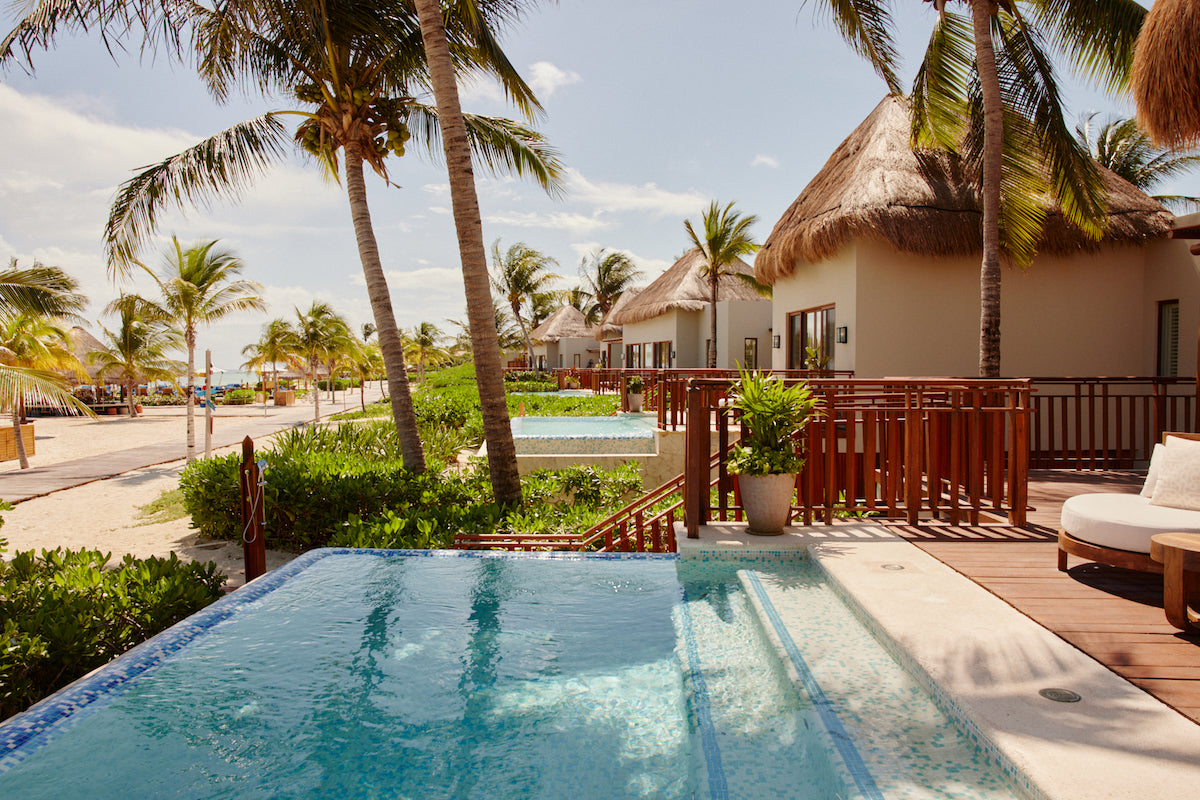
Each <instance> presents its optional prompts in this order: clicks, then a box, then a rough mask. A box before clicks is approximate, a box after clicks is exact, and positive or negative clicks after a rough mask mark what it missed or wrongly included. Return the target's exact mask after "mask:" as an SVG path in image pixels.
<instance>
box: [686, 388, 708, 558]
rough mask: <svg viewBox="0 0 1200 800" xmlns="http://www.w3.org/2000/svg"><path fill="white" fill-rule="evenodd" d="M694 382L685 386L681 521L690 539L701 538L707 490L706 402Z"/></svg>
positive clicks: (706, 519)
mask: <svg viewBox="0 0 1200 800" xmlns="http://www.w3.org/2000/svg"><path fill="white" fill-rule="evenodd" d="M702 396H703V392H702V391H701V389H700V388H699V387H697V386H696V385H695V384H694V383H693V382H691V381H689V382H688V387H687V426H686V428H685V433H684V454H683V464H684V467H683V471H684V477H683V522H684V526H685V527H686V528H687V536H688V538H689V539H699V538H700V526H701V525H702V524H703V523H705V522H708V515H707V513H706V508H705V506H706V504H705V502H704V501H705V499H706V497H707V493H708V461H709V458H708V440H709V435H708V429H709V424H708V404H707V403H706V402H703V400H702Z"/></svg>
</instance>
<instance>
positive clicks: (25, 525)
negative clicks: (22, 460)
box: [0, 385, 380, 586]
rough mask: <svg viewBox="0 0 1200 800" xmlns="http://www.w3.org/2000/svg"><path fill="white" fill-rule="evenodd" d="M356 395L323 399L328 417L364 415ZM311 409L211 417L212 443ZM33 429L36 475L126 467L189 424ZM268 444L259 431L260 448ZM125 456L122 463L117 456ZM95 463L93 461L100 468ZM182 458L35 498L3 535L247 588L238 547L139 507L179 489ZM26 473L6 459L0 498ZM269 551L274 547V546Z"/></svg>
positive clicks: (163, 415)
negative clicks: (190, 570)
mask: <svg viewBox="0 0 1200 800" xmlns="http://www.w3.org/2000/svg"><path fill="white" fill-rule="evenodd" d="M379 396H380V392H379V389H378V385H376V386H375V388H374V391H372V389H370V388H368V389H367V392H366V399H367V402H368V403H369V402H371V401H372V400H374V399H377V398H378V397H379ZM358 404H359V396H358V393H357V392H355V393H351V394H347V395H346V397H345V398H344V399H343V397H342V396H341V395H339V396H338V400H337V402H336V403H327V402H326V400H325V398H322V402H321V416H322V419H325V418H326V416H327V414H328V413H334V412H337V411H342V410H344V409H351V410H352V409H354V408H357V407H358ZM312 415H313V409H312V404H311V403H308V402H302V403H300V404H298V405H295V406H288V407H276V406H268V407H267V408H266V409H265V411H264V409H263V406H262V404H261V403H260V404H257V405H249V406H218V407H217V409H216V411H215V412H214V419H213V429H214V436H215V437H218V434H219V437H218V438H219V440H221V441H231V440H233V439H237V440H240V439H241V437H242V436H244V435H246V433H243V431H246V432H247V433H248V432H249V431H250V430H251V429H253V430H254V431H262V430H266V429H271V430H274V431H279V430H284V429H287V428H291V427H294V426H295V425H296V424H298V423H301V422H306V421H308V420H311V419H312ZM33 422H34V430H35V437H36V438H35V448H36V454H35V455H33V456H31V457H30V459H29V462H30V467H31V468H38V467H45V466H50V465H54V464H65V463H67V462H73V461H76V460H77V459H92V460H95V459H99V460H101V463H104V462H103V460H104V459H105V458H109V459H110V461H111V462H112V463H113V470H114V471H115V470H118V469H121V467H120V466H119V465H118V464H117V462H118V461H121V462H125V463H128V461H129V455H128V454H126V452H125V451H129V450H131V449H136V448H144V447H147V446H150V445H159V444H162V443H169V442H178V443H180V444H182V443H184V442H185V441H186V435H187V422H186V416H185V413H184V409H183V408H182V407H150V408H147V409H146V410H145V415H144V416H140V417H138V418H136V419H129V418H128V417H123V416H122V417H107V416H106V417H99V418H96V419H87V418H81V417H39V418H37V419H35V420H33ZM267 443H268V441H267V439H266V438H265V437H264V436H263V435H261V434H258V435H257V436H256V438H255V444H256V446H259V447H261V446H264V445H266V444H267ZM196 444H197V448H198V453H199V454H200V455H203V451H204V415H203V411H202V410H198V413H197V416H196ZM235 451H237V452H240V448H239V447H238V446H237V445H231V446H226V447H222V448H219V449H218V448H214V449H213V454H214V455H225V454H227V453H231V452H235ZM115 453H122V455H123V456H124V457H123V458H121V459H118V458H116V457H114V456H113V454H115ZM93 463H95V462H94V461H93ZM184 464H185V461H184V460H183V459H180V460H177V461H171V462H168V463H164V464H156V465H153V466H142V467H140V468H137V469H132V470H130V471H122V472H120V474H115V475H112V476H111V477H107V478H105V479H103V480H96V481H92V482H90V483H86V484H84V485H81V486H76V487H73V488H67V489H62V490H59V491H53V492H52V493H50V494H48V495H46V496H43V497H33V498H30V499H28V500H24V501H22V502H19V503H17V504H16V507H15V508H14V509H13V510H12V511H6V512H3V513H2V516H3V518H4V526H3V527H2V528H0V538H5V539H7V540H8V550H9V552H10V553H12V552H15V551H18V550H34V549H42V548H55V547H64V548H69V549H79V548H90V549H98V550H101V551H104V552H108V553H111V554H112V557H113V560H114V561H119V560H120V559H121V557H122V556H124V555H125V554H126V553H128V554H132V555H134V556H137V557H146V556H166V555H168V554H169V553H172V552H173V553H176V554H177V555H178V556H179V557H180V558H182V559H186V560H189V561H212V562H215V563H216V564H217V566H218V568H219V569H220V570H221V571H222V572H223V573H225V575H226V577H227V580H228V582H229V583H230V584H232V585H235V586H236V585H241V584H242V583H243V582H244V572H243V568H242V549H241V545H240V544H236V543H230V542H217V541H212V540H206V539H202V538H201V537H200V536H199V535H197V533H196V531H194V530H192V528H191V519H190V518H189V517H184V518H183V519H177V520H173V521H170V522H162V523H153V524H148V523H147V521H146V520H145V519H144V518H142V517H141V515H140V514H139V508H141V507H142V506H145V505H147V504H148V503H150V502H152V501H154V500H155V499H157V498H158V497H159V496H160V495H162V493H163V492H166V491H169V490H171V489H174V488H176V486H178V482H179V473H180V472H181V471H182V470H183V467H184ZM18 471H19V465H18V463H17V461H16V460H13V461H5V462H0V497H3V488H2V487H3V478H4V476H6V475H8V474H9V473H14V472H18ZM268 545H269V542H268ZM293 557H294V556H292V555H291V554H289V553H282V552H277V551H272V550H268V551H267V568H268V569H274V568H275V567H278V566H279V565H281V564H284V563H286V562H287V561H288V560H290V559H291V558H293Z"/></svg>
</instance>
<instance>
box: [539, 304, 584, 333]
mask: <svg viewBox="0 0 1200 800" xmlns="http://www.w3.org/2000/svg"><path fill="white" fill-rule="evenodd" d="M591 337H592V328H591V326H589V325H588V324H587V320H586V319H584V317H583V312H582V311H580V310H579V309H578V308H575V307H574V306H563V307H562V308H560V309H559V310H558V311H555V312H554V313H553V314H551V315H550V316H548V317H546V320H545V321H544V322H543V323H542V324H541V325H538V326H537V327H536V328H534V329H533V331H532V332H531V333H530V334H529V338H530V339H534V340H536V341H539V342H557V341H558V340H559V339H583V338H587V339H590V338H591Z"/></svg>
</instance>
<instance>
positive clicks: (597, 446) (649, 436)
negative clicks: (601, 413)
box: [512, 414, 658, 455]
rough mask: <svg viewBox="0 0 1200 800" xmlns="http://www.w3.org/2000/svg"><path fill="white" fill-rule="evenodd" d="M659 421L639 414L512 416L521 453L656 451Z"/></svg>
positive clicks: (644, 452)
mask: <svg viewBox="0 0 1200 800" xmlns="http://www.w3.org/2000/svg"><path fill="white" fill-rule="evenodd" d="M657 425H658V422H657V420H656V419H655V418H654V417H653V416H651V415H647V416H641V415H638V414H618V415H617V416H614V417H513V418H512V430H513V442H514V443H515V444H516V448H517V453H518V454H519V455H532V454H539V455H551V454H588V453H590V454H595V453H603V454H613V453H617V454H629V453H632V454H637V455H650V454H653V453H654V452H655V445H654V431H655V428H656V427H657Z"/></svg>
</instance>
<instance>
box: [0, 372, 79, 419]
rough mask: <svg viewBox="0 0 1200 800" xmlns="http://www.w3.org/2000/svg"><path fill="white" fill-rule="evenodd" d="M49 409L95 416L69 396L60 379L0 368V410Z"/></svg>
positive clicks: (68, 391)
mask: <svg viewBox="0 0 1200 800" xmlns="http://www.w3.org/2000/svg"><path fill="white" fill-rule="evenodd" d="M22 400H23V401H25V403H26V404H28V405H38V406H49V407H51V408H54V409H58V410H59V411H66V412H69V413H73V414H86V415H87V416H95V414H93V413H92V410H91V409H90V408H88V407H87V406H86V405H84V404H83V403H81V402H80V401H79V399H78V398H77V397H75V396H74V395H73V394H71V390H70V389H69V388H68V387H67V382H66V380H64V379H63V377H62V376H61V375H58V374H56V373H53V372H47V371H45V370H40V369H24V368H22V367H9V366H3V365H0V407H3V408H5V409H12V408H14V407H15V406H16V405H17V404H18V403H19V402H21V401H22Z"/></svg>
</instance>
